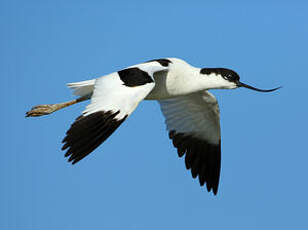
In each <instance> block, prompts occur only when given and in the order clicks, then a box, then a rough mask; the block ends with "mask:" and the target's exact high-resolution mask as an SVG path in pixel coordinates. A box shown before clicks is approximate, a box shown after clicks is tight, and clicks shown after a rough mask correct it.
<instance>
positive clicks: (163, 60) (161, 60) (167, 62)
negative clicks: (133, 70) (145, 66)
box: [147, 59, 172, 67]
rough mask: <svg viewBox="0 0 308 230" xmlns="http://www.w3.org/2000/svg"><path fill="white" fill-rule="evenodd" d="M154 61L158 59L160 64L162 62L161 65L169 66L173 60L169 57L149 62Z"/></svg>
mask: <svg viewBox="0 0 308 230" xmlns="http://www.w3.org/2000/svg"><path fill="white" fill-rule="evenodd" d="M153 61H157V62H158V63H159V64H161V66H164V67H168V66H169V63H172V61H170V60H168V59H153V60H150V61H147V62H153Z"/></svg>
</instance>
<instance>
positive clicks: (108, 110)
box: [62, 62, 167, 164]
mask: <svg viewBox="0 0 308 230" xmlns="http://www.w3.org/2000/svg"><path fill="white" fill-rule="evenodd" d="M163 70H167V67H165V66H162V65H161V64H160V63H159V62H149V63H143V64H139V65H135V66H132V67H129V68H127V69H124V70H121V71H118V72H115V73H112V74H109V75H107V76H103V77H101V78H98V79H96V81H95V84H94V91H93V95H92V97H91V103H90V104H89V105H88V106H87V107H86V109H85V110H84V111H83V113H82V115H81V116H80V117H78V118H77V119H76V121H75V122H74V123H73V124H72V125H71V127H70V129H69V130H68V131H67V132H66V137H65V138H64V139H63V143H64V145H63V147H62V150H65V149H67V152H66V154H65V156H66V157H68V156H69V161H72V163H73V164H75V163H76V162H78V161H80V160H81V159H82V158H84V157H85V156H87V155H88V154H89V153H91V152H92V151H93V150H94V149H95V148H97V147H98V146H99V145H100V144H101V143H102V142H104V141H105V140H106V139H107V138H108V137H109V136H110V135H111V134H112V133H113V132H114V131H115V130H116V129H117V128H118V127H119V126H120V125H121V123H122V122H123V121H124V120H125V119H126V118H127V117H128V116H129V115H130V114H131V113H132V112H133V111H134V110H135V108H136V107H137V106H138V104H139V102H140V101H141V100H143V99H144V98H145V97H146V96H147V95H148V94H149V93H150V92H151V90H152V89H153V87H154V85H155V83H154V79H153V74H154V73H155V72H157V71H163Z"/></svg>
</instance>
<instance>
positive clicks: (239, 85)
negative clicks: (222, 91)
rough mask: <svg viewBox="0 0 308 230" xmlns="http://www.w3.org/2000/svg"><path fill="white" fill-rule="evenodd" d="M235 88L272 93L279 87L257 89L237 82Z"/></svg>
mask: <svg viewBox="0 0 308 230" xmlns="http://www.w3.org/2000/svg"><path fill="white" fill-rule="evenodd" d="M237 86H238V87H245V88H247V89H252V90H255V91H259V92H272V91H275V90H277V89H280V88H281V86H279V87H277V88H274V89H258V88H255V87H252V86H250V85H246V84H244V83H242V82H237Z"/></svg>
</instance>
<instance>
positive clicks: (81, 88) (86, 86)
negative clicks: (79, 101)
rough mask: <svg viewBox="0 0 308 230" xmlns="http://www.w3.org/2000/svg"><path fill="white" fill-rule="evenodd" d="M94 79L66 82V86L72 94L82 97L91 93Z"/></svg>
mask: <svg viewBox="0 0 308 230" xmlns="http://www.w3.org/2000/svg"><path fill="white" fill-rule="evenodd" d="M95 80H96V79H92V80H88V81H80V82H72V83H67V87H69V88H70V89H72V90H73V94H74V95H76V96H81V97H83V96H86V95H89V94H92V93H93V90H94V84H95Z"/></svg>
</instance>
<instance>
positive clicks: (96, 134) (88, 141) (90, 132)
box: [62, 111, 127, 164]
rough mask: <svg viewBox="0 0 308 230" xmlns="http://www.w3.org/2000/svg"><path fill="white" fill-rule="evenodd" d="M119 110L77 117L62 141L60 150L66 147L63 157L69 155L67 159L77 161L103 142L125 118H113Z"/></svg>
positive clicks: (73, 162)
mask: <svg viewBox="0 0 308 230" xmlns="http://www.w3.org/2000/svg"><path fill="white" fill-rule="evenodd" d="M119 112H120V111H118V112H116V113H112V112H111V111H108V112H103V111H100V112H95V113H92V114H90V115H87V116H80V117H78V118H77V119H76V121H75V122H74V123H73V124H72V125H71V127H70V129H69V130H68V131H67V132H66V137H65V138H64V139H63V141H62V142H63V143H64V145H63V147H62V150H65V149H68V150H67V152H66V153H65V157H68V156H69V157H70V158H69V159H68V161H69V162H72V164H75V163H77V162H78V161H80V160H81V159H82V158H84V157H85V156H87V155H88V154H89V153H91V152H92V151H93V150H94V149H96V148H97V147H98V146H99V145H100V144H101V143H103V142H104V141H105V140H106V139H107V138H108V137H109V136H110V135H111V134H112V133H113V132H114V131H115V130H116V129H117V128H118V127H119V126H120V125H121V124H122V122H123V121H124V120H125V119H126V117H127V116H125V117H124V118H123V119H121V120H117V119H115V116H116V115H117V114H119Z"/></svg>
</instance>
